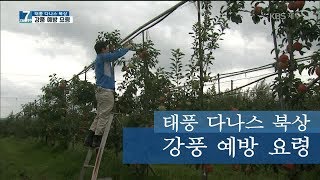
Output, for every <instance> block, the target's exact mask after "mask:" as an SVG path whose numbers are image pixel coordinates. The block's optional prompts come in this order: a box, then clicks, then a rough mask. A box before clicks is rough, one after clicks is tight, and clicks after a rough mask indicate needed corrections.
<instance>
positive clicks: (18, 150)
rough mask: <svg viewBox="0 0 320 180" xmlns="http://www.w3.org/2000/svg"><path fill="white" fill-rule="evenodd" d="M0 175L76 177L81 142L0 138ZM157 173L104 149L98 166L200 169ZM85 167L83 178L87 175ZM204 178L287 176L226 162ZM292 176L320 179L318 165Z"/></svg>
mask: <svg viewBox="0 0 320 180" xmlns="http://www.w3.org/2000/svg"><path fill="white" fill-rule="evenodd" d="M0 144H1V148H0V156H1V158H0V179H1V180H11V179H19V180H21V179H23V180H29V179H30V180H31V179H32V180H33V179H34V180H38V179H39V180H42V179H43V180H51V179H52V180H60V179H61V180H62V179H68V180H71V179H77V178H78V176H79V172H80V168H81V165H82V163H83V161H84V157H85V155H86V149H85V148H83V147H82V146H81V145H78V146H76V147H75V148H74V149H73V150H72V149H70V150H63V151H61V150H59V149H54V148H52V147H48V146H46V145H44V144H41V143H36V142H35V140H34V139H17V138H12V137H11V138H1V139H0ZM152 168H153V169H154V171H155V172H156V174H157V176H151V175H149V176H145V177H138V176H135V175H134V172H135V168H134V167H133V166H127V165H123V164H122V161H121V156H119V157H116V156H115V155H114V153H113V152H111V151H106V152H105V154H104V157H103V160H102V164H101V166H100V171H99V177H113V179H168V180H171V179H183V180H186V179H190V180H191V179H201V177H200V171H197V170H196V169H195V168H194V167H188V166H186V165H152ZM89 173H90V171H89V170H88V171H87V173H86V174H87V175H88V176H87V179H90V178H89V176H90V174H89ZM208 179H237V180H241V179H252V180H253V179H273V180H275V179H288V178H287V176H286V172H285V171H283V172H282V171H281V172H280V173H279V174H278V175H276V174H274V173H273V172H272V171H271V170H270V171H268V170H260V171H258V170H256V171H254V172H253V173H251V174H250V175H248V174H246V173H244V172H238V171H233V170H232V168H231V167H230V165H214V170H213V172H212V173H211V174H209V178H208ZM294 179H308V180H309V179H310V180H312V179H320V169H319V167H318V169H316V170H313V171H310V172H308V173H307V172H305V173H303V174H301V175H300V177H296V178H294Z"/></svg>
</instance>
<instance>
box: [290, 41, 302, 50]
mask: <svg viewBox="0 0 320 180" xmlns="http://www.w3.org/2000/svg"><path fill="white" fill-rule="evenodd" d="M292 47H293V49H294V50H296V51H301V49H302V44H301V43H299V42H295V43H293V45H292Z"/></svg>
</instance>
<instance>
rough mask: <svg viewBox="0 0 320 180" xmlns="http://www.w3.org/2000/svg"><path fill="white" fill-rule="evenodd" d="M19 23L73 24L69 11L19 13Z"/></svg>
mask: <svg viewBox="0 0 320 180" xmlns="http://www.w3.org/2000/svg"><path fill="white" fill-rule="evenodd" d="M19 23H73V17H72V16H70V13H69V11H19Z"/></svg>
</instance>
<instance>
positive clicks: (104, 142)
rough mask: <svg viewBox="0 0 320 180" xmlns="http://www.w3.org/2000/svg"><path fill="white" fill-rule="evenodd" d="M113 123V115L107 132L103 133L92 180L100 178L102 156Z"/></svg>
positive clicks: (108, 123) (107, 126) (106, 129)
mask: <svg viewBox="0 0 320 180" xmlns="http://www.w3.org/2000/svg"><path fill="white" fill-rule="evenodd" d="M112 121H113V114H111V115H110V117H109V120H108V122H107V125H106V128H105V130H104V132H103V136H102V139H101V143H100V147H99V150H98V153H97V157H96V162H95V164H94V169H93V172H92V177H91V180H96V179H97V177H98V172H99V167H100V162H101V158H102V155H103V151H104V146H105V145H106V141H107V138H108V134H109V130H110V127H111V123H112Z"/></svg>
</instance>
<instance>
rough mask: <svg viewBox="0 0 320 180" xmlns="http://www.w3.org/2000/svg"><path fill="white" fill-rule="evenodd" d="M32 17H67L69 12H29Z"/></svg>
mask: <svg viewBox="0 0 320 180" xmlns="http://www.w3.org/2000/svg"><path fill="white" fill-rule="evenodd" d="M31 12H32V16H69V14H70V13H69V11H31Z"/></svg>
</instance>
